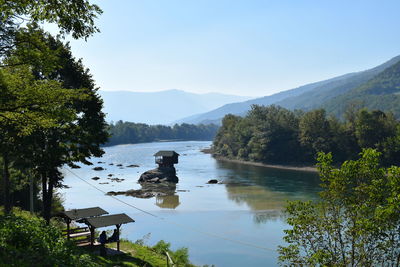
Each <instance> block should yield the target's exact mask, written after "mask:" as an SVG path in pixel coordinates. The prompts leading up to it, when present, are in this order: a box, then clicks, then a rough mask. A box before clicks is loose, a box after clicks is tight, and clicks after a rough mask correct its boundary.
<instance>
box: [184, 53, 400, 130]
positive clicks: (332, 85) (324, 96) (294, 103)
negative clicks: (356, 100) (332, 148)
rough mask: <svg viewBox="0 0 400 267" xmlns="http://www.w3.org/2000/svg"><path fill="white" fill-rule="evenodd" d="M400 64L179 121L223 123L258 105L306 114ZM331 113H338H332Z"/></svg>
mask: <svg viewBox="0 0 400 267" xmlns="http://www.w3.org/2000/svg"><path fill="white" fill-rule="evenodd" d="M398 62H400V56H397V57H394V58H392V59H391V60H389V61H387V62H385V63H383V64H381V65H379V66H377V67H375V68H372V69H369V70H365V71H361V72H354V73H349V74H345V75H342V76H339V77H335V78H332V79H328V80H324V81H320V82H316V83H312V84H308V85H304V86H300V87H298V88H295V89H291V90H288V91H283V92H280V93H277V94H274V95H271V96H265V97H261V98H256V99H252V100H248V101H245V102H238V103H232V104H227V105H224V106H222V107H220V108H218V109H215V110H212V111H209V112H207V113H203V114H198V115H195V116H191V117H188V118H185V119H182V120H179V121H180V122H186V123H202V122H204V121H215V122H220V121H221V120H222V118H223V117H224V116H225V115H226V114H234V115H242V116H243V115H245V114H246V112H247V111H249V110H250V108H251V105H254V104H255V105H264V106H267V105H272V104H275V105H279V106H282V107H284V108H287V109H290V110H295V109H301V110H305V111H307V110H311V109H315V108H320V107H325V103H326V104H328V101H330V100H331V99H333V98H335V97H338V96H340V95H343V94H347V93H348V92H350V91H352V90H353V89H356V88H358V87H360V86H362V85H364V84H365V83H368V81H369V80H371V79H374V77H375V76H377V75H379V74H380V73H382V72H384V71H385V70H386V69H387V68H390V67H391V66H393V65H395V64H396V63H398ZM352 96H353V95H348V96H347V98H348V99H350V98H351V97H352ZM364 100H369V99H364ZM383 103H384V102H383ZM376 108H379V109H383V110H388V109H386V108H384V106H383V105H380V106H376ZM327 109H328V110H329V111H332V112H335V111H334V110H332V109H329V108H327Z"/></svg>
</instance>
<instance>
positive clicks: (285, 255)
mask: <svg viewBox="0 0 400 267" xmlns="http://www.w3.org/2000/svg"><path fill="white" fill-rule="evenodd" d="M360 156H361V158H360V159H358V160H355V161H346V162H344V163H343V164H342V166H341V167H340V168H339V169H336V168H334V167H333V166H332V162H333V160H332V155H331V154H325V153H322V152H321V153H319V155H318V162H319V163H318V170H319V173H320V176H321V180H322V182H323V184H322V186H323V188H324V191H322V192H321V201H319V202H300V201H299V202H290V203H289V205H288V207H287V210H286V211H287V213H288V216H289V217H288V219H287V222H288V224H289V225H291V226H292V229H289V230H285V233H286V236H285V237H284V239H285V241H286V242H287V243H288V245H287V246H281V247H280V248H279V252H280V257H279V259H280V261H281V263H282V264H284V265H286V264H287V265H299V266H376V265H382V266H395V265H396V264H398V263H399V262H398V261H399V257H400V232H399V228H400V202H399V201H398V198H399V196H400V168H399V167H391V168H381V167H379V158H380V153H379V152H377V151H376V150H373V149H365V150H363V152H362V153H361V154H360Z"/></svg>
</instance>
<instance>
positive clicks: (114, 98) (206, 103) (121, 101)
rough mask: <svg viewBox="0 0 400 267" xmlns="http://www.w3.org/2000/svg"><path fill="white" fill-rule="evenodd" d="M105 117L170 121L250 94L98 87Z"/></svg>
mask: <svg viewBox="0 0 400 267" xmlns="http://www.w3.org/2000/svg"><path fill="white" fill-rule="evenodd" d="M98 93H99V95H100V96H101V97H102V99H103V101H104V109H103V111H104V112H105V113H106V120H107V121H109V122H110V121H114V122H116V121H119V120H123V121H130V122H136V123H146V124H171V123H172V122H174V121H176V120H178V119H180V118H183V117H187V116H191V115H193V114H196V113H200V112H205V111H209V110H212V109H215V108H217V107H220V106H222V105H224V104H227V103H231V102H238V101H244V100H248V99H250V98H251V97H246V96H236V95H227V94H219V93H208V94H195V93H189V92H185V91H181V90H176V89H172V90H165V91H160V92H130V91H101V90H100V91H98Z"/></svg>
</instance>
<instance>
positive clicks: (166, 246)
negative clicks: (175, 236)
mask: <svg viewBox="0 0 400 267" xmlns="http://www.w3.org/2000/svg"><path fill="white" fill-rule="evenodd" d="M170 247H171V243H168V242H165V241H164V240H160V241H158V242H157V244H155V245H154V246H153V249H154V250H155V251H156V252H157V253H160V254H164V253H165V252H166V251H170Z"/></svg>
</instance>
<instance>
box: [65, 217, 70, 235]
mask: <svg viewBox="0 0 400 267" xmlns="http://www.w3.org/2000/svg"><path fill="white" fill-rule="evenodd" d="M66 221H67V240H69V239H70V237H69V224H70V223H71V220H70V219H68V218H67V219H66Z"/></svg>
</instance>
